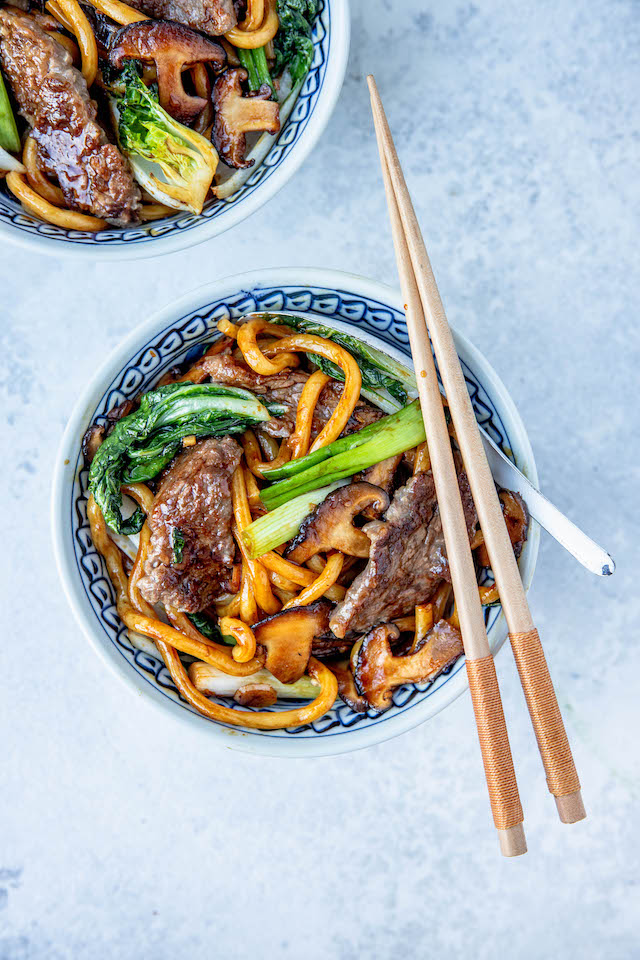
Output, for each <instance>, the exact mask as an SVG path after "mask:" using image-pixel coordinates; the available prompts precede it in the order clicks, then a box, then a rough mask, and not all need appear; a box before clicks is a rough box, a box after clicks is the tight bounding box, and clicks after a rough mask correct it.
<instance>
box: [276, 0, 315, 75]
mask: <svg viewBox="0 0 640 960" xmlns="http://www.w3.org/2000/svg"><path fill="white" fill-rule="evenodd" d="M318 7H319V4H318V0H278V18H279V20H280V26H279V28H278V32H277V33H276V35H275V37H274V40H273V46H274V50H275V64H274V73H276V74H278V73H281V72H282V71H283V70H284V69H285V67H288V68H289V72H290V74H291V78H292V80H293V82H294V84H295V83H296V82H297V81H298V80H300V79H301V78H302V77H304V75H305V74H306V73H307V71H308V70H309V67H310V66H311V61H312V60H313V40H312V39H311V27H312V24H313V21H314V20H315V18H316V14H317V13H318Z"/></svg>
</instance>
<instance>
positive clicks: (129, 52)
mask: <svg viewBox="0 0 640 960" xmlns="http://www.w3.org/2000/svg"><path fill="white" fill-rule="evenodd" d="M129 58H132V59H134V60H142V61H143V62H145V63H149V62H151V61H153V62H154V63H155V65H156V70H157V74H158V96H159V99H160V105H161V106H162V107H163V109H165V110H166V111H167V113H169V114H171V116H172V117H175V119H176V120H179V121H181V122H187V123H188V122H190V121H192V120H194V119H195V117H197V115H198V114H199V113H201V112H202V110H203V109H204V108H205V107H206V105H207V101H206V100H205V99H204V98H203V97H195V96H191V94H188V93H187V92H186V90H185V89H184V86H183V85H182V76H181V74H182V70H184V69H185V67H190V66H193V65H194V64H196V63H205V62H208V63H215V64H218V65H219V66H220V67H222V66H223V65H224V64H225V63H226V62H227V55H226V53H225V51H224V48H223V47H222V46H221V45H220V44H219V43H215V41H213V40H209V39H207V38H206V37H203V36H202V34H200V33H197V32H196V31H195V30H191V29H189V27H185V26H183V24H181V23H176V22H175V21H174V20H139V21H136V22H135V23H129V24H127V25H126V26H124V27H122V28H121V29H120V30H118V32H117V33H116V34H114V36H113V40H112V42H111V47H110V50H109V60H110V62H111V63H112V64H113V65H114V66H115V67H121V66H122V64H123V62H124V60H126V59H129Z"/></svg>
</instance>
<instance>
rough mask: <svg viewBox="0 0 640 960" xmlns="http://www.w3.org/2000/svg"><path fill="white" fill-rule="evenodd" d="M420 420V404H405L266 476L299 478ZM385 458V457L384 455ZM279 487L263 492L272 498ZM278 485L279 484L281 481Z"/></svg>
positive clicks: (279, 478)
mask: <svg viewBox="0 0 640 960" xmlns="http://www.w3.org/2000/svg"><path fill="white" fill-rule="evenodd" d="M418 421H419V422H420V423H422V416H421V413H420V406H419V403H418V401H417V400H414V401H413V403H410V404H409V406H407V407H402V408H401V409H400V410H398V411H397V412H396V413H394V414H392V415H391V416H389V417H384V418H383V419H382V420H377V421H376V422H375V423H370V424H369V426H368V427H363V428H362V430H358V431H357V432H356V433H350V434H348V436H346V437H340V438H339V439H338V440H334V441H333V443H328V444H327V445H326V447H320V449H319V450H314V451H313V453H308V454H307V456H306V457H300V458H299V459H297V460H289V462H288V463H285V464H283V466H281V467H276V468H275V469H273V470H269V469H268V468H267V467H265V468H264V474H265V477H266V478H267V479H268V480H285V479H287V478H288V477H295V476H296V475H297V474H299V473H303V472H305V471H306V470H308V469H309V467H313V466H315V465H316V464H318V463H321V462H322V461H323V460H328V459H330V458H332V457H335V456H337V455H338V454H339V453H346V452H347V451H348V450H355V449H356V447H361V446H363V445H364V444H365V443H368V441H369V440H373V439H374V438H375V437H377V436H378V434H380V433H383V434H384V435H385V436H386V435H387V434H388V433H389V432H391V433H392V434H395V433H396V432H398V433H401V432H402V430H404V429H405V427H407V426H412V425H413V424H414V423H415V422H418ZM405 449H407V450H408V449H409V448H408V447H406V448H405ZM387 456H389V457H390V456H391V454H390V453H389V454H387ZM381 459H384V457H383V458H381ZM354 472H355V471H354ZM275 486H276V485H274V487H273V488H272V487H269V488H268V489H267V490H263V492H262V493H263V495H266V496H267V498H268V497H269V496H270V493H271V490H272V489H275ZM277 486H278V487H279V486H280V484H278V485H277ZM265 505H266V504H265Z"/></svg>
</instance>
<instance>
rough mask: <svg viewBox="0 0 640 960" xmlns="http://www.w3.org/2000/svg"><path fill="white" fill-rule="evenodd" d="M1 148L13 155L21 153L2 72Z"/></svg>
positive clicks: (0, 96) (0, 93)
mask: <svg viewBox="0 0 640 960" xmlns="http://www.w3.org/2000/svg"><path fill="white" fill-rule="evenodd" d="M0 147H2V148H3V149H4V150H8V151H10V152H11V153H19V152H20V137H19V136H18V128H17V127H16V120H15V117H14V115H13V110H12V109H11V103H10V101H9V94H8V93H7V88H6V87H5V85H4V79H3V77H2V71H1V70H0Z"/></svg>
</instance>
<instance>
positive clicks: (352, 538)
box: [286, 480, 389, 563]
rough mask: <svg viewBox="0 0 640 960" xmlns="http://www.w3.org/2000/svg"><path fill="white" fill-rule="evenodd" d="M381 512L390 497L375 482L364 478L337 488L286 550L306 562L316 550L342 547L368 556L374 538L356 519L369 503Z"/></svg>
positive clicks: (349, 551) (320, 505)
mask: <svg viewBox="0 0 640 960" xmlns="http://www.w3.org/2000/svg"><path fill="white" fill-rule="evenodd" d="M371 506H373V507H375V508H376V509H377V510H380V512H381V513H384V511H385V510H386V509H387V507H388V506H389V497H388V496H387V494H386V493H385V492H384V490H381V489H380V487H375V486H374V485H373V484H372V483H367V482H366V481H365V480H360V481H358V482H357V483H350V484H349V485H348V486H346V487H340V488H339V489H338V490H334V492H333V493H330V494H329V496H328V497H327V498H326V499H325V500H323V501H322V503H321V504H319V505H318V506H317V507H316V509H315V510H314V511H313V513H311V514H310V515H309V516H308V517H307V518H306V520H304V521H303V523H302V525H301V527H300V530H299V532H298V535H297V536H296V537H295V539H294V540H293V541H292V542H291V544H290V545H289V548H288V550H287V552H286V557H287V559H288V560H292V561H293V562H294V563H306V561H307V560H308V559H309V558H310V557H313V556H315V554H316V553H324V552H325V551H327V550H340V551H341V552H342V553H346V554H348V555H349V556H352V557H363V558H365V557H368V556H369V550H370V547H371V541H370V540H369V538H368V536H367V535H366V533H363V532H362V530H359V529H358V528H357V527H354V525H353V521H354V518H355V517H356V516H358V514H360V513H362V512H363V511H364V510H365V509H366V508H367V507H371Z"/></svg>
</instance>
